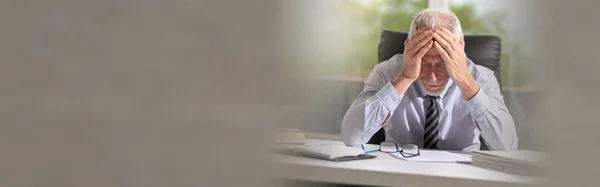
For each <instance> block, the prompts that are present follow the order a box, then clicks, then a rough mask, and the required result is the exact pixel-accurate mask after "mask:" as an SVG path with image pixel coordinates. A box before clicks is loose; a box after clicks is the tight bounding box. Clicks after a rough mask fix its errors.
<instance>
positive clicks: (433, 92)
mask: <svg viewBox="0 0 600 187" xmlns="http://www.w3.org/2000/svg"><path fill="white" fill-rule="evenodd" d="M441 93H442V90H439V91H432V90H428V89H425V94H427V95H431V96H440V94H441Z"/></svg>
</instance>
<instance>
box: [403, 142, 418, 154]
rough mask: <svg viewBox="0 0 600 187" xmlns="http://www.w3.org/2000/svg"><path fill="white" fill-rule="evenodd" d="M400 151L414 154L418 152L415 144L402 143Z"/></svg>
mask: <svg viewBox="0 0 600 187" xmlns="http://www.w3.org/2000/svg"><path fill="white" fill-rule="evenodd" d="M402 152H404V153H406V154H411V155H416V154H419V147H418V146H417V145H415V144H404V145H403V146H402Z"/></svg>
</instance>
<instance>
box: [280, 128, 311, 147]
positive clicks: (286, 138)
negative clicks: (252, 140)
mask: <svg viewBox="0 0 600 187" xmlns="http://www.w3.org/2000/svg"><path fill="white" fill-rule="evenodd" d="M273 138H274V141H275V142H276V143H280V144H304V143H305V141H306V134H305V132H304V131H302V130H300V129H295V128H281V129H277V130H276V131H275V133H274V137H273Z"/></svg>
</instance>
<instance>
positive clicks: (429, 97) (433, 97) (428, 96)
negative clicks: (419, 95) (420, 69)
mask: <svg viewBox="0 0 600 187" xmlns="http://www.w3.org/2000/svg"><path fill="white" fill-rule="evenodd" d="M439 97H440V96H433V95H427V96H425V98H427V99H428V100H436V99H437V98H439Z"/></svg>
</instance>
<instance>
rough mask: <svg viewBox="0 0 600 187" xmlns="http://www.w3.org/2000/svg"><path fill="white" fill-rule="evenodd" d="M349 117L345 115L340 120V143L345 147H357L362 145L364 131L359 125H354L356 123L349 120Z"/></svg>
mask: <svg viewBox="0 0 600 187" xmlns="http://www.w3.org/2000/svg"><path fill="white" fill-rule="evenodd" d="M350 118H351V117H349V116H348V114H346V116H344V119H343V120H342V129H341V134H342V141H343V142H344V144H346V145H347V146H358V145H361V144H364V143H366V142H363V140H362V137H363V135H364V129H362V128H361V127H362V126H363V125H361V124H354V123H356V121H354V120H352V119H350Z"/></svg>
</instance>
